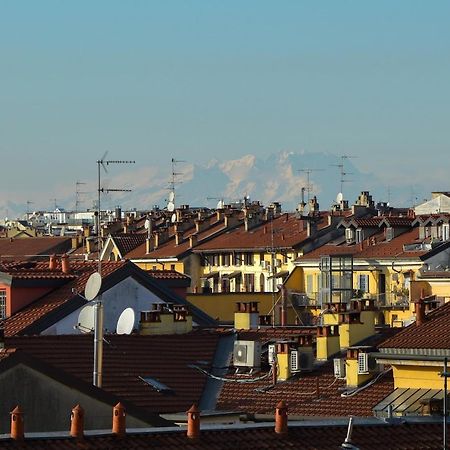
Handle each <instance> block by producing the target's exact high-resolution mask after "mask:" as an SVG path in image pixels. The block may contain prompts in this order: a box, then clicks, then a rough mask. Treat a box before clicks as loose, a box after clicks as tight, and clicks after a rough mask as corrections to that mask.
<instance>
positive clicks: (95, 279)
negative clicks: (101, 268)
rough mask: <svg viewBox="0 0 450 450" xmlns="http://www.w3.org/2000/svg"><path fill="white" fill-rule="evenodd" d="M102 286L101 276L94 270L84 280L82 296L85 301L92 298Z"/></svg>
mask: <svg viewBox="0 0 450 450" xmlns="http://www.w3.org/2000/svg"><path fill="white" fill-rule="evenodd" d="M101 287H102V276H101V275H100V274H99V273H98V272H94V273H93V274H92V275H91V276H90V277H89V279H88V280H87V282H86V286H85V288H84V298H85V299H86V300H87V301H89V302H90V301H91V300H94V298H95V297H97V295H98V293H99V292H100V288H101Z"/></svg>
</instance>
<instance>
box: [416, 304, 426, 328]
mask: <svg viewBox="0 0 450 450" xmlns="http://www.w3.org/2000/svg"><path fill="white" fill-rule="evenodd" d="M424 322H425V304H424V303H423V299H422V297H421V298H419V299H418V300H417V301H416V326H418V327H419V326H420V325H422V324H423V323H424Z"/></svg>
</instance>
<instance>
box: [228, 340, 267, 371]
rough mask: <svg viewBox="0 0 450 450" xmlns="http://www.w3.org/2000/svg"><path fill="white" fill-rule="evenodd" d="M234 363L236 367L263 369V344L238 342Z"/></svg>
mask: <svg viewBox="0 0 450 450" xmlns="http://www.w3.org/2000/svg"><path fill="white" fill-rule="evenodd" d="M233 363H234V366H235V367H261V344H260V343H259V342H257V341H236V342H235V343H234V351H233Z"/></svg>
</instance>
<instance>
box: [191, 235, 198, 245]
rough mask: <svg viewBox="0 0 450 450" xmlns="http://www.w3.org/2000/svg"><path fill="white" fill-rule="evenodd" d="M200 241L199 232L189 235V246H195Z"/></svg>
mask: <svg viewBox="0 0 450 450" xmlns="http://www.w3.org/2000/svg"><path fill="white" fill-rule="evenodd" d="M197 243H198V235H197V233H194V234H191V235H190V236H189V248H193V247H195V246H196V245H197Z"/></svg>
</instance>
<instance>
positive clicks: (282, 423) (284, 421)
mask: <svg viewBox="0 0 450 450" xmlns="http://www.w3.org/2000/svg"><path fill="white" fill-rule="evenodd" d="M287 431H288V417H287V406H286V403H285V402H284V401H281V402H279V403H278V405H277V407H276V410H275V433H277V434H286V433H287Z"/></svg>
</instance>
